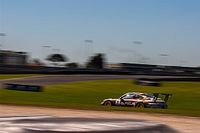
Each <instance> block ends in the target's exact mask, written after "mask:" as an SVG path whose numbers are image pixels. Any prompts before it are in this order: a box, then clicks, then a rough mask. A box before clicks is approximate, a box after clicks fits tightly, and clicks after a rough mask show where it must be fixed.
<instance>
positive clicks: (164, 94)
mask: <svg viewBox="0 0 200 133" xmlns="http://www.w3.org/2000/svg"><path fill="white" fill-rule="evenodd" d="M153 95H154V96H155V97H156V99H155V100H157V99H158V98H159V96H160V95H162V96H164V99H163V100H164V101H165V102H167V101H168V100H169V98H170V97H171V96H172V94H169V93H153Z"/></svg>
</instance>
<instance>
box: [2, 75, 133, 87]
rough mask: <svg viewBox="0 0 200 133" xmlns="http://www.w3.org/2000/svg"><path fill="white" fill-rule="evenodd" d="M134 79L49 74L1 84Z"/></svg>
mask: <svg viewBox="0 0 200 133" xmlns="http://www.w3.org/2000/svg"><path fill="white" fill-rule="evenodd" d="M109 79H110V80H112V79H133V76H129V75H49V76H37V77H27V78H18V79H6V80H0V84H4V83H19V84H31V85H52V84H59V83H67V82H77V81H91V80H109Z"/></svg>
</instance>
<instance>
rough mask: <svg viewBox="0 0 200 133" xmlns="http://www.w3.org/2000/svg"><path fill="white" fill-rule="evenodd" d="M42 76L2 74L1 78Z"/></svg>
mask: <svg viewBox="0 0 200 133" xmlns="http://www.w3.org/2000/svg"><path fill="white" fill-rule="evenodd" d="M32 76H40V74H0V80H3V79H12V78H25V77H32Z"/></svg>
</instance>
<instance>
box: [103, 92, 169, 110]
mask: <svg viewBox="0 0 200 133" xmlns="http://www.w3.org/2000/svg"><path fill="white" fill-rule="evenodd" d="M159 96H162V97H163V99H161V98H160V97H159ZM170 96H172V94H166V93H153V94H148V93H141V92H128V93H126V94H124V95H122V96H121V97H120V98H118V99H113V98H108V99H104V100H103V101H102V102H101V105H104V106H132V107H136V108H163V109H167V108H168V105H167V101H168V99H169V97H170Z"/></svg>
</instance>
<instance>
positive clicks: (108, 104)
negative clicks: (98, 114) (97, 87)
mask: <svg viewBox="0 0 200 133" xmlns="http://www.w3.org/2000/svg"><path fill="white" fill-rule="evenodd" d="M104 105H105V106H112V104H111V102H110V101H106V102H105V103H104Z"/></svg>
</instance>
